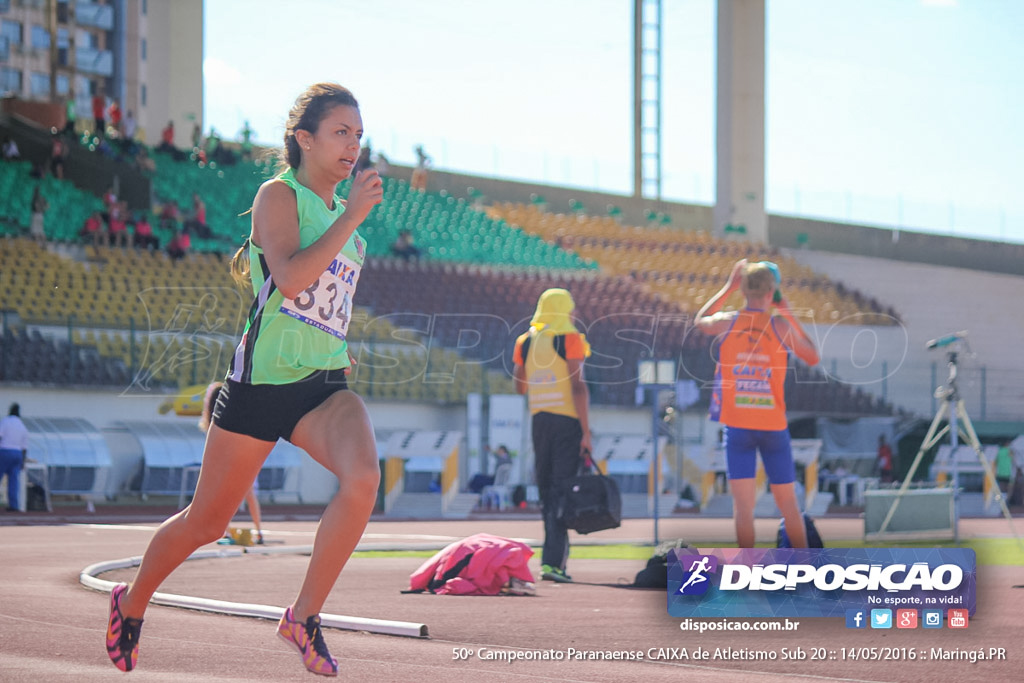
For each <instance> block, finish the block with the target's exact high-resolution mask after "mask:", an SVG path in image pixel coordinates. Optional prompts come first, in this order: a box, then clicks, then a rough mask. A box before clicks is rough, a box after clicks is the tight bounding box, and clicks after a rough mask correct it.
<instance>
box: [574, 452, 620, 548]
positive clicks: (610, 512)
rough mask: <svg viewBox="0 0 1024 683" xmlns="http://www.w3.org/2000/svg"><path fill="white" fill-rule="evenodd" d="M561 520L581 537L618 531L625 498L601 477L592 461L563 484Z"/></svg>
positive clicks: (613, 483) (608, 478) (609, 480)
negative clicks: (607, 530)
mask: <svg viewBox="0 0 1024 683" xmlns="http://www.w3.org/2000/svg"><path fill="white" fill-rule="evenodd" d="M558 517H559V519H561V520H562V522H563V523H564V524H565V526H567V527H568V528H570V529H572V530H574V531H575V532H577V533H580V534H589V533H592V532H594V531H603V530H604V529H615V528H617V527H618V526H619V525H620V524H621V523H622V498H621V497H620V496H619V487H618V486H617V485H616V484H615V482H614V481H613V480H612V479H611V478H610V477H606V476H605V475H603V474H601V473H600V472H599V471H597V470H596V468H595V467H594V463H593V461H591V460H587V461H586V463H585V464H581V465H580V472H579V474H577V475H576V476H575V477H572V478H571V479H566V480H565V482H563V484H562V490H561V496H560V497H559V504H558Z"/></svg>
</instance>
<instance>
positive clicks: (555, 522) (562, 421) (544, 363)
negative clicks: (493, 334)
mask: <svg viewBox="0 0 1024 683" xmlns="http://www.w3.org/2000/svg"><path fill="white" fill-rule="evenodd" d="M575 308H576V304H575V303H574V302H573V300H572V295H571V294H570V293H569V292H568V291H567V290H564V289H558V288H553V289H548V290H546V291H545V292H544V293H543V294H541V295H540V299H539V300H538V301H537V310H536V311H535V312H534V314H533V319H532V320H530V330H529V331H528V332H526V333H525V334H523V335H521V336H520V337H519V338H518V339H516V343H515V348H514V350H513V352H512V361H513V363H514V364H515V365H514V368H513V371H512V378H513V380H514V381H515V388H516V391H517V392H518V393H520V394H526V395H527V398H528V399H529V404H530V413H531V414H532V416H533V417H532V418H531V420H532V421H531V427H530V430H531V433H532V438H533V454H534V463H535V464H534V468H535V475H536V480H537V488H538V492H539V493H540V507H541V517H542V518H543V520H544V549H543V551H542V552H541V560H540V561H541V579H543V580H545V581H556V582H559V583H568V582H571V581H572V577H571V576H569V575H568V574H567V573H566V571H565V565H566V561H567V560H568V558H569V531H568V529H567V527H566V526H565V523H564V522H563V521H562V520H561V518H560V516H559V514H558V502H559V498H560V491H561V487H562V484H563V482H564V481H565V480H566V479H569V478H571V477H573V476H575V475H576V474H577V473H578V472H579V471H580V470H581V469H583V468H591V467H593V460H592V459H591V457H590V451H591V441H590V392H589V390H588V389H587V384H586V382H585V381H584V378H583V363H584V361H585V360H586V359H587V357H589V356H590V344H589V343H588V342H587V338H586V337H585V336H584V335H583V334H582V333H581V332H579V331H578V330H577V329H576V326H575V325H573V321H572V317H571V314H572V312H573V310H574V309H575Z"/></svg>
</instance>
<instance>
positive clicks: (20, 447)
mask: <svg viewBox="0 0 1024 683" xmlns="http://www.w3.org/2000/svg"><path fill="white" fill-rule="evenodd" d="M26 458H28V428H27V427H25V423H24V422H22V421H21V406H19V405H18V404H17V403H12V404H11V408H10V410H9V411H8V412H7V417H5V418H3V419H2V420H0V477H3V476H4V475H6V476H7V511H8V512H20V511H21V470H22V468H23V467H25V459H26Z"/></svg>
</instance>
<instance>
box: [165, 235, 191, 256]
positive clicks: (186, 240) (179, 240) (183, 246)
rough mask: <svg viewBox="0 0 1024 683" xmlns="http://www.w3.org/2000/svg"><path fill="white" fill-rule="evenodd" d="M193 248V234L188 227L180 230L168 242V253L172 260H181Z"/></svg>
mask: <svg viewBox="0 0 1024 683" xmlns="http://www.w3.org/2000/svg"><path fill="white" fill-rule="evenodd" d="M191 249H192V236H191V235H190V234H189V230H188V228H187V227H186V228H182V229H181V230H178V231H177V232H176V233H175V234H174V237H172V238H171V241H170V242H168V243H167V255H168V256H170V257H171V260H172V261H180V260H181V259H183V258H185V257H186V256H188V252H189V250H191Z"/></svg>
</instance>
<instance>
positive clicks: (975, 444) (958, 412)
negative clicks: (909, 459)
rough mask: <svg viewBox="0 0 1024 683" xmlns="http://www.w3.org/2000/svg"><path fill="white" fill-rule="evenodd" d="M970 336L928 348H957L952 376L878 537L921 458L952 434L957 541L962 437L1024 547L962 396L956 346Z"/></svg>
mask: <svg viewBox="0 0 1024 683" xmlns="http://www.w3.org/2000/svg"><path fill="white" fill-rule="evenodd" d="M966 335H967V333H966V332H959V333H957V334H952V335H949V336H946V337H943V338H941V339H936V340H933V341H930V342H928V344H927V348H929V349H935V348H940V347H943V346H950V345H954V348H953V349H950V350H949V351H947V352H946V356H947V366H948V368H949V377H948V378H947V379H946V384H945V385H943V386H940V387H938V388H937V389H936V390H935V398H938V399H941V403H940V404H939V407H938V409H937V410H936V411H935V418H934V419H933V420H932V424H931V426H930V427H929V428H928V433H927V434H926V435H925V437H924V441H922V442H921V448H920V449H918V451H917V455H916V456H915V457H914V462H913V463H911V465H910V470H909V471H908V472H907V476H906V477H905V478H904V479H903V483H902V484H901V485H900V488H899V491H897V493H896V497H895V498H893V501H892V505H890V506H889V512H888V513H887V514H886V515H885V520H884V521H883V522H882V526H881V527H880V528H879V530H878V534H879V535H881V534H884V533H885V531H886V529H888V528H889V523H890V522H891V521H892V518H893V515H895V514H896V508H897V507H898V506H899V504H900V500H901V499H902V498H903V494H904V493H906V491H907V489H908V488H910V482H911V481H912V480H913V478H914V474H915V473H916V472H917V468H918V466H919V465H920V464H921V458H923V457H924V454H925V453H926V452H927V451H928V449H930V448H931V447H932V446H934V445H935V444H937V443H939V441H940V440H941V439H942V437H943V436H945V435H946V434H947V432H948V433H949V445H950V466H951V469H952V475H953V476H952V479H951V481H950V486H951V487H952V490H953V541H954V542H955V543H957V544H959V543H960V528H959V527H960V476H959V471H960V467H959V464H958V463H957V460H956V450H957V445H958V440H959V438H960V437H961V436H962V437H963V438H964V441H965V442H966V443H967V445H969V446H970V447H971V448H972V449H973V450H974V453H975V454H976V455H977V456H978V463H979V464H980V465H981V468H982V470H983V471H984V472H985V480H986V481H989V482H991V485H992V486H993V487H994V495H995V499H996V501H997V502H998V503H999V506H1000V507H1001V508H1002V511H1003V516H1004V517H1006V521H1007V522H1008V523H1009V525H1010V531H1011V532H1012V533H1013V536H1014V538H1015V539H1017V544H1018V545H1020V546H1021V548H1024V542H1022V541H1021V538H1020V536H1019V535H1018V534H1017V530H1016V529H1015V528H1014V526H1013V517H1012V516H1011V515H1010V510H1009V508H1007V507H1006V500H1005V498H1004V497H1003V492H1002V491H1000V490H999V486H998V484H997V482H996V478H995V474H994V473H993V471H992V467H991V465H990V464H989V462H988V458H986V457H985V454H984V452H983V451H982V448H981V443H980V442H979V441H978V435H977V433H976V432H975V431H974V424H973V423H972V422H971V418H970V416H969V415H968V414H967V409H966V408H965V407H964V399H963V397H962V396H961V395H960V389H959V387H958V385H957V363H958V355H959V353H958V349H957V348H956V347H957V346H959V343H960V342H963V341H965V337H966ZM943 419H946V420H947V422H946V425H945V426H944V427H942V428H941V429H940V428H939V424H941V423H942V421H943Z"/></svg>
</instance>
